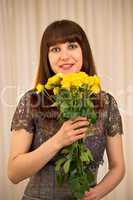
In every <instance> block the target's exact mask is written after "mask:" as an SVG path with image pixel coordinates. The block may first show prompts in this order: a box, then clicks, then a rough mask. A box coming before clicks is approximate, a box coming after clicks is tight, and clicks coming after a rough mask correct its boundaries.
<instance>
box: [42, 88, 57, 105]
mask: <svg viewBox="0 0 133 200" xmlns="http://www.w3.org/2000/svg"><path fill="white" fill-rule="evenodd" d="M44 92H45V93H46V94H47V96H48V97H49V99H50V100H51V101H52V102H53V103H55V102H54V101H53V99H52V97H51V96H50V95H49V93H48V92H47V90H46V89H45V88H44Z"/></svg>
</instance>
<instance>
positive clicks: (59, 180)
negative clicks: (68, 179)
mask: <svg viewBox="0 0 133 200" xmlns="http://www.w3.org/2000/svg"><path fill="white" fill-rule="evenodd" d="M64 178H65V176H64V175H63V174H57V175H56V182H57V184H58V185H59V186H62V184H63V182H64Z"/></svg>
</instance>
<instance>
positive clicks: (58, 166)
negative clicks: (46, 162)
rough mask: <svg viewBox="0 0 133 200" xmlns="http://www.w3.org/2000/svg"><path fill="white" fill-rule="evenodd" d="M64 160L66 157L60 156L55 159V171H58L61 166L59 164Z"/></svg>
mask: <svg viewBox="0 0 133 200" xmlns="http://www.w3.org/2000/svg"><path fill="white" fill-rule="evenodd" d="M65 161H66V158H61V159H59V160H57V161H56V163H55V164H56V166H55V171H56V172H58V171H59V170H60V168H61V165H62V164H63V163H64V162H65Z"/></svg>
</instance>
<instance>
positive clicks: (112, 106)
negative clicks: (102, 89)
mask: <svg viewBox="0 0 133 200" xmlns="http://www.w3.org/2000/svg"><path fill="white" fill-rule="evenodd" d="M107 118H108V119H107V122H108V123H107V129H106V133H107V135H108V136H114V135H116V134H117V133H118V134H123V126H122V118H121V115H120V112H119V109H118V104H117V102H116V100H115V98H114V97H113V96H112V95H111V94H108V115H107Z"/></svg>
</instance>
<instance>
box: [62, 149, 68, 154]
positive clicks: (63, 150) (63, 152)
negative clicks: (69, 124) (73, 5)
mask: <svg viewBox="0 0 133 200" xmlns="http://www.w3.org/2000/svg"><path fill="white" fill-rule="evenodd" d="M67 153H69V149H67V148H64V149H62V151H61V154H67Z"/></svg>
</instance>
